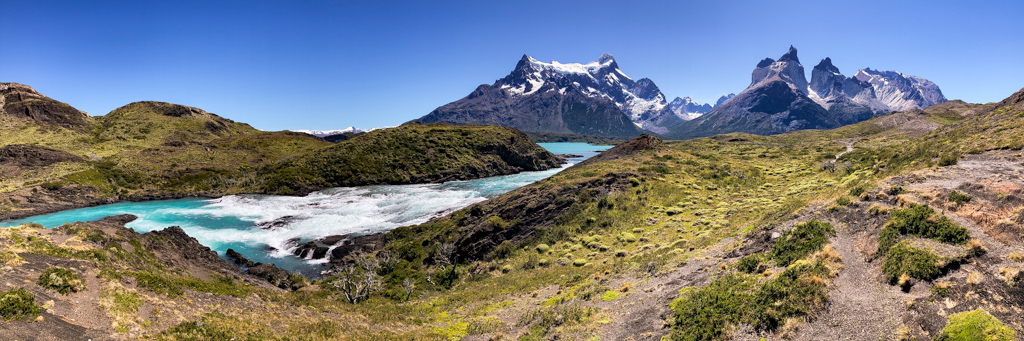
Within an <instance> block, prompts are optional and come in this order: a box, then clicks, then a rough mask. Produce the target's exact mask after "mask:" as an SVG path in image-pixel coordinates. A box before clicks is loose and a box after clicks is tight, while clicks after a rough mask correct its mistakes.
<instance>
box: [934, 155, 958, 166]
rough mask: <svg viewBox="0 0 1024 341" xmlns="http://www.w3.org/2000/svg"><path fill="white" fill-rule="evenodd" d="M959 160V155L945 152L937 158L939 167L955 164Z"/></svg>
mask: <svg viewBox="0 0 1024 341" xmlns="http://www.w3.org/2000/svg"><path fill="white" fill-rule="evenodd" d="M959 161H960V155H952V154H946V155H943V156H942V157H940V158H939V167H946V166H952V165H955V164H956V163H957V162H959Z"/></svg>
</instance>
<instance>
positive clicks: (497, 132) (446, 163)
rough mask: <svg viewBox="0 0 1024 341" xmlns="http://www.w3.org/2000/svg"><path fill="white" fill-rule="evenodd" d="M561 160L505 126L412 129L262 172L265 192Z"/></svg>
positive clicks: (510, 169)
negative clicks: (264, 179)
mask: <svg viewBox="0 0 1024 341" xmlns="http://www.w3.org/2000/svg"><path fill="white" fill-rule="evenodd" d="M561 161H562V160H561V159H560V158H558V157H557V156H555V155H554V154H551V153H550V152H548V151H547V150H544V149H543V148H541V147H540V146H538V145H536V144H535V143H533V142H531V140H530V138H529V137H528V136H527V135H526V134H523V133H522V132H520V131H517V130H515V129H511V128H505V127H494V126H474V125H451V124H440V123H435V124H418V123H411V124H406V125H403V126H400V127H396V128H388V129H380V130H375V131H371V132H368V133H364V134H360V135H358V136H356V137H354V138H352V139H349V140H346V141H342V142H339V143H338V144H335V145H333V146H330V147H327V148H323V149H320V150H317V151H314V152H312V153H311V154H309V155H306V156H303V157H300V158H295V159H293V160H290V161H288V162H285V163H282V164H280V165H276V166H272V167H270V168H268V170H267V171H266V174H267V175H266V176H267V182H266V184H265V185H264V188H265V189H266V192H269V193H284V194H291V193H304V192H309V191H312V190H316V189H320V188H326V187H341V186H361V185H375V184H410V183H427V182H444V181H452V180H467V179H475V178H482V177H488V176H495V175H504V174H513V173H518V172H522V171H537V170H545V169H550V168H555V167H558V165H559V164H560V162H561Z"/></svg>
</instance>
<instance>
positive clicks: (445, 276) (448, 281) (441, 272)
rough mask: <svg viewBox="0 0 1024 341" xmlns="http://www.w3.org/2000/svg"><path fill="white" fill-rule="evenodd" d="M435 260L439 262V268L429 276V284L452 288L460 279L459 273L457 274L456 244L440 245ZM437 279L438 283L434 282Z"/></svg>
mask: <svg viewBox="0 0 1024 341" xmlns="http://www.w3.org/2000/svg"><path fill="white" fill-rule="evenodd" d="M435 259H436V260H437V264H438V267H437V268H436V269H434V270H433V271H431V272H430V273H429V274H427V282H430V284H433V285H440V286H443V287H445V288H451V287H452V285H454V284H455V280H456V279H458V277H459V275H458V273H457V272H455V244H454V243H443V244H441V245H438V246H437V256H436V258H435ZM435 277H436V278H437V282H434V278H435Z"/></svg>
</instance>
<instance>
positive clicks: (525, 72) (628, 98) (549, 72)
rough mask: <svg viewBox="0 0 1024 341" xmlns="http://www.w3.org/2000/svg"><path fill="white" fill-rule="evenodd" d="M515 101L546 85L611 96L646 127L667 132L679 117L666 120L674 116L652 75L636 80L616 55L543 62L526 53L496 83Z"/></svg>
mask: <svg viewBox="0 0 1024 341" xmlns="http://www.w3.org/2000/svg"><path fill="white" fill-rule="evenodd" d="M495 85H497V86H498V87H499V88H500V89H501V90H503V91H504V92H505V93H506V94H507V95H509V97H511V98H512V99H513V100H522V99H523V98H526V97H529V96H531V95H534V94H536V93H537V92H538V91H539V90H541V89H542V88H549V87H550V88H549V89H550V90H557V91H558V93H559V94H562V95H564V94H566V92H568V91H570V90H575V91H578V92H579V93H582V94H584V95H586V96H587V97H592V98H602V99H607V100H609V101H611V102H613V103H615V105H616V106H617V107H618V108H619V110H622V111H623V112H624V113H625V114H626V115H627V116H629V118H630V120H631V121H633V122H634V123H636V124H639V125H640V126H641V127H642V128H643V129H647V130H650V131H654V132H660V133H661V132H666V131H667V126H668V125H670V124H671V123H674V122H678V120H675V121H672V120H669V121H666V117H667V116H670V115H672V113H671V112H670V111H669V110H668V109H667V108H668V102H667V101H666V100H665V95H664V94H662V93H661V90H660V89H658V86H657V85H655V84H654V82H653V81H651V80H650V79H648V78H641V79H639V80H635V81H634V80H633V78H630V77H629V76H627V75H626V74H625V73H623V72H622V70H619V66H618V63H617V62H616V61H615V57H613V56H612V55H611V54H608V53H605V54H602V55H601V57H599V58H598V59H597V60H596V61H593V62H589V63H561V62H558V61H551V62H547V63H545V62H541V61H539V60H537V59H536V58H533V57H531V56H526V55H524V56H523V58H522V59H521V60H520V61H519V64H517V65H516V68H515V70H513V71H512V73H511V74H509V75H508V76H506V77H505V78H502V79H500V80H498V82H497V83H496V84H495Z"/></svg>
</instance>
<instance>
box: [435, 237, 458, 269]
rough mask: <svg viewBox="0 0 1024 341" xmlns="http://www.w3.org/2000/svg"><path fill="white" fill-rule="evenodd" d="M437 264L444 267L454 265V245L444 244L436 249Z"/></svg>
mask: <svg viewBox="0 0 1024 341" xmlns="http://www.w3.org/2000/svg"><path fill="white" fill-rule="evenodd" d="M437 258H438V262H440V263H442V264H444V265H452V266H454V265H455V243H444V244H441V245H439V246H438V247H437Z"/></svg>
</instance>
